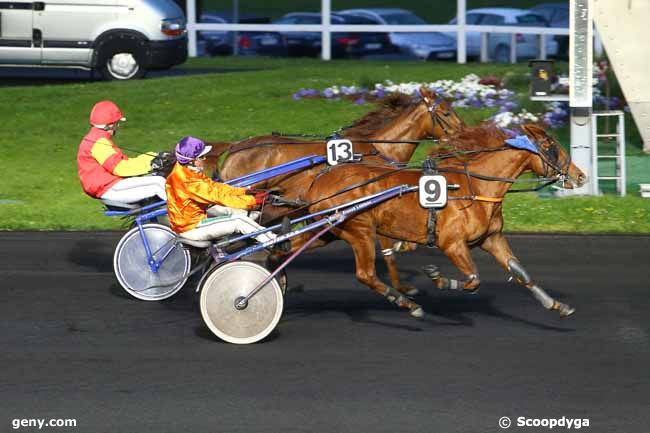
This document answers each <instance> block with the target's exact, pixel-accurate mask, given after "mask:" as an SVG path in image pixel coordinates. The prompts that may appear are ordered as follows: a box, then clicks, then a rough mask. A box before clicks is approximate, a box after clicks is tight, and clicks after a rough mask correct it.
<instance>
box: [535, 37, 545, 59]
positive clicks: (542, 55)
mask: <svg viewBox="0 0 650 433" xmlns="http://www.w3.org/2000/svg"><path fill="white" fill-rule="evenodd" d="M537 43H538V47H539V53H538V54H539V58H540V59H542V60H546V35H537Z"/></svg>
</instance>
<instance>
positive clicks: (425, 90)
mask: <svg viewBox="0 0 650 433" xmlns="http://www.w3.org/2000/svg"><path fill="white" fill-rule="evenodd" d="M420 95H422V97H423V98H429V99H435V97H436V95H435V94H434V93H433V92H432V91H430V90H429V88H428V87H425V86H420Z"/></svg>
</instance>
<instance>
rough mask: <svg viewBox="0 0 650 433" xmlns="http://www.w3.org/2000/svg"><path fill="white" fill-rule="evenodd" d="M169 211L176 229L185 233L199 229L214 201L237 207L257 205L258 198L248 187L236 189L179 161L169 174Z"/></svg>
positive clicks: (166, 187)
mask: <svg viewBox="0 0 650 433" xmlns="http://www.w3.org/2000/svg"><path fill="white" fill-rule="evenodd" d="M165 189H166V190H167V214H168V216H169V222H170V225H171V227H172V229H173V230H174V231H175V232H176V233H183V232H186V231H188V230H192V229H193V228H195V227H196V226H197V225H198V224H199V223H200V222H201V221H202V220H203V219H205V218H206V217H207V213H206V209H207V208H208V207H209V206H210V205H213V204H219V205H222V206H227V207H233V208H237V209H251V208H253V207H255V197H253V196H252V195H246V188H235V187H233V186H230V185H226V184H224V183H219V182H214V181H213V180H211V179H210V178H208V177H207V176H206V175H204V174H203V173H197V172H195V171H192V170H191V169H189V168H188V167H185V166H183V165H181V164H179V163H176V164H175V165H174V168H173V170H172V172H171V173H170V174H169V176H167V183H166V185H165Z"/></svg>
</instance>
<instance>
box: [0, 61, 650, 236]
mask: <svg viewBox="0 0 650 433" xmlns="http://www.w3.org/2000/svg"><path fill="white" fill-rule="evenodd" d="M185 67H196V68H218V69H220V70H221V71H222V72H224V73H215V74H206V75H193V76H177V77H169V78H162V79H155V80H139V81H134V82H125V83H121V82H120V83H110V82H80V83H71V84H64V85H43V86H29V87H27V86H25V87H3V89H2V92H1V93H0V119H2V125H3V127H2V128H0V146H1V148H2V158H1V159H0V161H1V162H0V166H1V168H2V174H3V179H2V182H0V229H3V230H24V229H27V230H30V229H31V230H55V229H63V230H76V229H82V230H85V229H119V228H120V222H119V221H117V220H114V219H111V218H106V217H104V216H103V215H102V207H101V205H100V204H99V202H98V201H96V200H93V199H91V198H89V197H87V196H86V195H85V194H84V193H83V192H82V190H81V188H80V186H79V181H78V179H77V172H76V161H75V157H76V152H77V148H78V145H79V142H80V140H81V138H82V137H83V136H84V134H85V133H86V131H87V129H88V125H87V118H88V113H89V111H90V108H91V107H92V105H93V104H94V103H95V102H97V101H98V100H101V99H106V98H111V99H113V100H115V101H116V102H117V103H118V104H119V105H120V107H121V108H122V109H123V111H124V113H125V114H126V116H127V117H128V121H127V122H126V124H125V125H124V127H123V128H121V129H120V131H119V134H118V135H117V137H116V141H117V143H118V145H120V146H121V147H122V148H124V149H125V150H126V149H133V150H138V151H146V150H167V149H171V148H172V147H173V145H174V144H175V143H176V141H177V140H178V139H179V138H180V137H182V136H184V135H187V134H192V135H196V136H199V137H202V138H204V139H208V140H236V139H240V138H243V137H247V136H251V135H261V134H267V133H269V132H270V131H273V130H281V131H284V132H304V133H314V134H328V133H330V132H332V131H334V130H336V129H337V128H339V127H341V126H343V125H346V124H349V123H350V122H351V121H352V120H354V119H357V118H359V117H361V116H362V115H363V114H364V113H366V112H367V111H368V110H370V109H371V108H372V105H369V104H367V105H354V104H351V103H350V102H348V101H323V100H301V101H294V100H293V99H292V98H291V94H292V93H293V92H295V91H296V90H298V89H300V88H302V87H313V88H319V89H322V88H324V87H326V86H329V85H331V84H339V85H349V84H361V83H367V82H377V81H383V80H385V79H391V80H393V81H395V82H399V81H412V80H413V81H434V80H436V79H440V78H449V79H459V78H461V77H463V76H464V75H466V74H468V73H470V72H474V73H476V74H479V75H482V76H483V75H488V74H494V75H497V76H500V77H505V78H506V79H507V81H508V87H509V88H513V89H515V90H518V91H521V92H525V88H526V80H525V78H523V77H524V75H525V73H526V72H527V67H526V65H525V64H520V65H514V66H512V65H490V64H489V65H478V64H469V65H456V64H454V63H421V62H387V63H381V62H358V61H333V62H330V63H323V62H320V61H318V60H295V59H279V60H268V59H231V58H228V59H196V60H192V61H190V62H189V63H188V64H187V65H185ZM242 70H245V71H244V72H242ZM489 114H490V113H489V112H485V111H477V110H463V111H460V115H461V116H463V117H464V118H466V119H468V120H469V121H470V122H477V121H479V120H481V119H483V118H485V117H487V116H488V115H489ZM558 136H559V137H560V138H562V137H563V136H566V131H564V132H562V131H560V133H559V134H558ZM126 153H129V152H128V151H127V152H126ZM131 154H133V153H131ZM637 155H638V152H637ZM638 158H639V160H638V161H637V160H635V162H634V163H635V164H641V165H642V166H645V167H649V165H648V163H647V161H650V158H648V157H645V156H640V155H638ZM644 164H645V165H644ZM641 177H643V176H641ZM640 180H641V179H640ZM645 181H646V182H647V181H650V174H648V175H646V176H645ZM637 191H638V189H631V190H630V193H631V194H632V195H636V194H638V193H637ZM505 208H506V215H507V226H506V227H507V230H509V231H530V230H535V231H579V232H638V233H650V200H642V199H640V198H637V197H627V198H625V199H619V198H617V197H605V198H565V199H539V198H537V197H536V196H535V195H511V196H509V197H508V199H507V200H506V204H505Z"/></svg>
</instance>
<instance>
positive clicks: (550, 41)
mask: <svg viewBox="0 0 650 433" xmlns="http://www.w3.org/2000/svg"><path fill="white" fill-rule="evenodd" d="M465 22H466V24H468V25H486V26H488V25H489V26H517V27H548V23H547V22H546V20H545V19H544V17H542V16H541V15H537V14H534V13H531V12H530V11H527V10H525V9H515V8H480V9H470V10H468V11H467V15H466V18H465ZM456 23H457V20H456V18H454V19H453V20H451V21H450V22H449V24H456ZM447 34H448V35H449V36H450V37H454V38H455V37H456V36H457V33H455V32H451V33H447ZM466 38H467V55H468V56H477V57H478V56H479V55H480V54H481V33H480V32H467V33H466ZM515 38H516V41H517V42H516V44H517V51H516V53H517V58H528V59H529V58H534V57H537V56H538V39H537V35H533V34H521V33H517V34H516V35H515ZM545 42H546V54H547V55H549V56H555V55H556V54H557V50H558V45H557V41H556V40H555V38H554V37H553V36H552V35H547V36H545ZM510 44H511V36H510V34H509V33H490V34H489V35H488V44H487V45H488V46H487V50H488V56H489V57H490V58H491V59H494V60H496V61H497V62H500V63H507V62H509V61H510Z"/></svg>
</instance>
